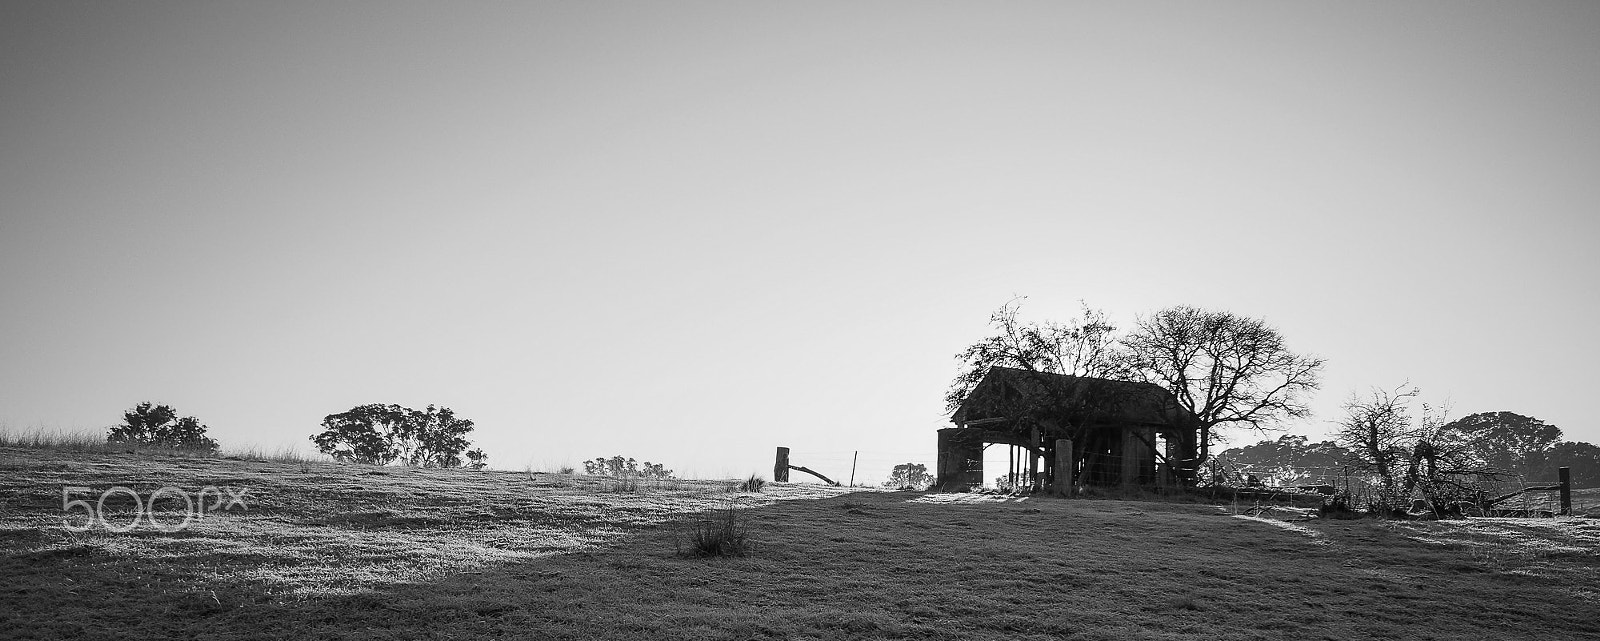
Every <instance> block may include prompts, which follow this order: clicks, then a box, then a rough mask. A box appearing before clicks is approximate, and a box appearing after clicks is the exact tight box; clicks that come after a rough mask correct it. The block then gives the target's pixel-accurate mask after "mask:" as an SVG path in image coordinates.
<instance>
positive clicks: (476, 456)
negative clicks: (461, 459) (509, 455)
mask: <svg viewBox="0 0 1600 641" xmlns="http://www.w3.org/2000/svg"><path fill="white" fill-rule="evenodd" d="M488 459H489V455H488V454H484V453H483V450H481V449H472V450H468V451H467V460H469V461H472V462H471V463H468V464H467V467H470V468H472V469H474V470H481V469H483V467H484V466H485V465H488V464H489V463H488Z"/></svg>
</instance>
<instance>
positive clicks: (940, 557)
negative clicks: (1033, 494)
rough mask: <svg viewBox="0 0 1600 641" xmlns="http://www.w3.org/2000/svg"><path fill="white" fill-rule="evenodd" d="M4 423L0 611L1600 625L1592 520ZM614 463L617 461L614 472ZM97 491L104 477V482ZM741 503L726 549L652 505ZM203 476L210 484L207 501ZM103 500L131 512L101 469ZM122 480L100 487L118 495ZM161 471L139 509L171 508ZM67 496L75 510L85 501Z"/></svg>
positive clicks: (851, 621)
mask: <svg viewBox="0 0 1600 641" xmlns="http://www.w3.org/2000/svg"><path fill="white" fill-rule="evenodd" d="M116 485H122V486H127V487H130V488H132V489H134V490H136V491H137V492H139V493H140V494H141V495H142V496H145V497H148V496H149V494H150V493H151V492H152V491H154V490H156V489H157V488H160V487H163V486H172V487H176V488H180V489H182V490H184V491H187V492H189V493H190V494H191V496H192V495H193V493H194V492H196V491H197V490H199V489H200V488H201V487H204V486H208V485H209V486H217V487H219V488H233V491H234V492H237V491H239V490H240V489H241V488H242V489H244V503H245V506H244V507H242V508H241V507H240V506H238V505H235V506H233V509H231V510H226V511H219V512H216V513H213V514H210V515H208V516H206V517H204V518H202V519H195V520H193V521H192V522H191V523H190V524H189V525H188V526H187V527H185V528H183V529H181V530H180V531H176V532H170V533H168V532H161V531H158V530H156V529H155V528H152V527H149V526H148V524H143V525H141V526H139V527H136V528H134V529H133V530H132V531H131V532H128V533H117V532H110V531H107V530H105V529H104V528H95V529H92V530H90V531H88V532H84V533H72V532H69V531H66V530H65V529H64V528H63V527H62V519H63V513H62V510H61V501H62V496H61V494H62V487H64V486H83V487H89V488H91V491H90V492H89V493H86V494H78V495H75V498H77V497H84V496H87V497H88V498H89V499H90V503H94V502H96V501H97V500H98V499H99V497H100V496H101V493H102V492H104V491H105V490H107V489H109V488H110V487H112V486H116ZM768 487H769V490H768V491H766V492H762V493H758V494H751V493H734V494H730V493H728V492H727V488H726V486H725V485H724V484H722V483H718V482H706V481H701V482H684V483H667V484H660V485H656V486H647V487H643V488H639V489H637V490H633V491H618V490H619V488H617V487H615V485H607V484H606V483H605V482H603V481H600V480H597V479H590V478H585V477H560V476H555V475H531V476H530V475H528V474H523V473H511V472H494V471H485V472H473V471H462V470H419V469H399V468H372V467H363V466H340V465H332V464H273V463H248V462H236V461H221V460H201V459H178V458H174V459H149V458H136V457H131V456H123V455H84V454H62V453H53V452H48V451H35V450H17V449H0V555H3V556H0V576H3V577H4V579H3V581H4V584H3V588H0V630H5V631H6V635H7V636H11V637H13V638H24V639H31V638H40V639H50V638H65V637H73V638H85V637H86V638H105V639H111V638H118V639H122V638H167V637H196V638H220V637H226V638H252V639H299V638H307V637H333V636H337V637H343V638H371V639H397V638H400V639H406V638H435V637H443V638H497V637H518V636H521V637H528V638H546V639H595V638H606V639H615V638H622V639H660V638H711V639H749V638H899V637H910V638H923V639H970V638H1002V637H1003V638H1007V639H1017V638H1021V639H1033V638H1036V639H1046V638H1049V639H1060V638H1068V639H1207V640H1214V639H1291V638H1292V639H1322V638H1328V639H1365V638H1374V639H1376V638H1397V637H1405V638H1428V637H1437V638H1488V637H1493V638H1511V639H1515V638H1526V639H1550V638H1577V637H1583V636H1591V637H1595V636H1600V622H1597V621H1596V620H1595V616H1594V614H1593V605H1592V604H1593V603H1594V600H1595V599H1596V598H1600V524H1597V523H1596V522H1595V521H1594V520H1587V519H1544V520H1532V519H1524V520H1513V519H1478V520H1474V521H1470V522H1465V523H1389V522H1378V521H1331V522H1315V521H1313V522H1308V523H1283V522H1277V521H1267V520H1262V519H1247V518H1237V517H1235V516H1231V515H1230V514H1229V513H1228V512H1229V510H1227V509H1224V508H1222V507H1218V506H1210V505H1193V504H1191V505H1174V504H1164V503H1153V502H1130V501H1089V500H1057V499H1043V498H1037V499H1029V500H1023V501H1002V500H999V499H996V498H992V497H984V496H978V495H924V494H918V493H911V492H872V491H855V492H850V491H849V490H842V489H836V488H824V487H819V486H814V485H789V484H785V485H769V486H768ZM620 489H623V490H626V489H627V488H620ZM118 501H123V503H121V504H119V503H118ZM729 501H733V502H736V503H737V504H739V505H741V506H743V507H744V511H743V512H742V514H743V515H744V516H743V517H742V518H744V519H746V520H747V522H748V523H749V525H750V536H751V539H752V541H753V546H754V547H753V550H752V551H751V553H750V554H749V555H748V556H746V557H742V558H724V559H690V558H683V557H680V556H678V555H676V554H675V553H674V542H675V541H674V539H675V536H674V532H675V531H676V528H675V527H674V525H673V524H674V522H675V519H676V518H679V516H680V515H682V514H684V513H685V512H690V511H694V510H698V509H701V508H704V507H708V506H718V505H725V504H727V503H728V502H729ZM209 502H210V499H209V498H208V503H209ZM105 505H106V508H107V512H109V514H108V515H107V521H109V522H111V523H112V524H113V525H117V524H123V523H127V522H129V519H131V517H132V513H131V511H130V510H129V508H131V507H132V500H131V499H128V498H127V497H125V496H117V495H113V497H112V498H110V499H108V500H107V501H106V504H105ZM119 505H122V509H121V510H118V509H117V507H118V506H119ZM182 506H183V502H182V501H181V500H177V499H175V498H174V497H173V496H172V495H170V494H168V495H167V496H166V497H165V498H163V499H162V500H161V501H158V508H160V511H158V513H157V519H158V521H159V522H161V523H166V524H168V525H176V524H177V523H178V522H181V521H182V520H183V512H182V511H181V510H172V509H171V508H174V507H177V508H181V507H182ZM76 514H78V513H77V512H75V513H74V516H73V517H71V518H72V520H73V522H75V523H76V522H81V518H79V517H77V516H76Z"/></svg>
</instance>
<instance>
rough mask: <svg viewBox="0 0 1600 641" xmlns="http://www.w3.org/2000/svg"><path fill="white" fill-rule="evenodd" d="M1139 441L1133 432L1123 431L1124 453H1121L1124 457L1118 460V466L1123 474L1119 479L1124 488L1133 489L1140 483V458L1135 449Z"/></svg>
mask: <svg viewBox="0 0 1600 641" xmlns="http://www.w3.org/2000/svg"><path fill="white" fill-rule="evenodd" d="M1137 439H1138V437H1137V436H1134V435H1133V432H1132V431H1131V430H1127V429H1124V430H1123V431H1122V451H1121V452H1119V454H1121V455H1122V456H1121V457H1119V458H1118V459H1117V465H1118V468H1119V469H1118V471H1119V472H1120V473H1121V474H1120V475H1119V478H1120V480H1121V482H1122V487H1124V488H1127V487H1132V486H1133V485H1134V484H1135V483H1138V482H1139V458H1138V456H1136V455H1135V452H1137V451H1138V450H1137V449H1135V447H1134V442H1135V441H1136V440H1137Z"/></svg>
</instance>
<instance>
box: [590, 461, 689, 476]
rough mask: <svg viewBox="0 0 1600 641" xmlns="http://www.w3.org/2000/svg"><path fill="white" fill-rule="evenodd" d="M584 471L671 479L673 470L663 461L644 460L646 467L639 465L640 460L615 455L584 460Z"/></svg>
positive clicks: (608, 474)
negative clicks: (662, 462)
mask: <svg viewBox="0 0 1600 641" xmlns="http://www.w3.org/2000/svg"><path fill="white" fill-rule="evenodd" d="M583 473H584V474H589V475H592V476H617V477H622V476H642V477H644V478H647V479H670V478H672V470H669V469H667V468H666V466H665V465H663V464H661V463H651V462H650V461H645V462H644V467H643V468H640V467H639V461H638V460H636V459H632V458H622V457H621V456H613V457H611V458H609V459H607V458H596V459H595V460H593V461H584V462H583Z"/></svg>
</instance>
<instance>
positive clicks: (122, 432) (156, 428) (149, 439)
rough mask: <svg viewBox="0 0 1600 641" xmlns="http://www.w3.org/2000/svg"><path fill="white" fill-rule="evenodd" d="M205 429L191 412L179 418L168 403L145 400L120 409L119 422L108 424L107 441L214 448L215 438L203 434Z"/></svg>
mask: <svg viewBox="0 0 1600 641" xmlns="http://www.w3.org/2000/svg"><path fill="white" fill-rule="evenodd" d="M206 430H207V427H206V426H205V425H203V424H201V423H200V420H199V419H197V418H195V417H193V416H185V417H183V418H178V413H177V412H175V411H173V409H172V408H171V407H168V406H166V405H154V404H152V403H150V402H148V401H147V402H144V403H140V404H138V405H135V406H133V408H132V409H129V410H128V411H126V412H123V414H122V424H120V425H117V426H115V427H112V428H111V431H110V432H109V433H108V434H107V435H106V442H107V443H128V444H134V445H153V446H156V447H170V448H174V449H182V450H197V451H202V452H207V453H210V452H215V451H216V450H217V442H216V441H215V440H212V439H211V438H210V437H208V436H206Z"/></svg>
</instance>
